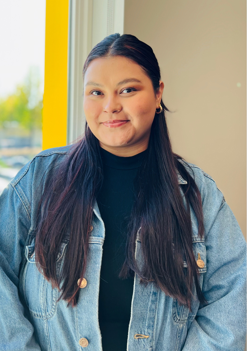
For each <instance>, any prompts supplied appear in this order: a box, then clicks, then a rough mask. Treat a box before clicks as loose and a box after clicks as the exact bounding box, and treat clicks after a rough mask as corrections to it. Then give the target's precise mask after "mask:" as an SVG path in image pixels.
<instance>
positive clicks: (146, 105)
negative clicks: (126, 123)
mask: <svg viewBox="0 0 247 351" xmlns="http://www.w3.org/2000/svg"><path fill="white" fill-rule="evenodd" d="M155 108H156V107H155V104H153V103H150V101H147V100H146V101H145V99H142V100H141V101H138V102H137V103H136V104H135V105H134V106H133V112H134V113H133V116H135V117H136V118H134V120H135V121H133V122H134V123H135V122H136V123H138V124H139V123H140V122H142V123H143V122H144V121H145V122H151V121H152V120H153V118H154V115H155ZM151 123H152V122H151Z"/></svg>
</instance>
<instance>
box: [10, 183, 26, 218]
mask: <svg viewBox="0 0 247 351" xmlns="http://www.w3.org/2000/svg"><path fill="white" fill-rule="evenodd" d="M11 186H12V188H13V190H14V191H15V193H16V195H17V196H18V198H19V199H20V201H21V204H22V206H23V207H24V209H25V211H26V213H27V217H28V219H29V221H30V220H31V216H30V213H29V211H28V209H27V206H26V205H25V202H24V201H23V200H22V197H21V195H20V194H19V192H18V190H17V189H16V187H15V186H13V185H12V184H11Z"/></svg>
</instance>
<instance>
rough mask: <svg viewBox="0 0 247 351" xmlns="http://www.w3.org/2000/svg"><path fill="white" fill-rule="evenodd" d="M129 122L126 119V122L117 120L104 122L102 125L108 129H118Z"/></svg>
mask: <svg viewBox="0 0 247 351" xmlns="http://www.w3.org/2000/svg"><path fill="white" fill-rule="evenodd" d="M128 122H129V120H126V119H124V120H119V119H115V120H113V121H106V122H102V124H103V125H104V126H105V127H108V128H117V127H120V126H122V125H124V124H126V123H128Z"/></svg>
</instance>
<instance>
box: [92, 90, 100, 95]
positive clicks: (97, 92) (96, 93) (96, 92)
mask: <svg viewBox="0 0 247 351" xmlns="http://www.w3.org/2000/svg"><path fill="white" fill-rule="evenodd" d="M90 94H91V95H94V96H98V95H100V94H101V91H99V90H92V91H90Z"/></svg>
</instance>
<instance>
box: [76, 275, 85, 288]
mask: <svg viewBox="0 0 247 351" xmlns="http://www.w3.org/2000/svg"><path fill="white" fill-rule="evenodd" d="M77 285H78V286H79V287H80V288H81V289H83V288H85V287H86V286H87V280H86V279H85V278H83V279H82V280H81V279H78V280H77Z"/></svg>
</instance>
